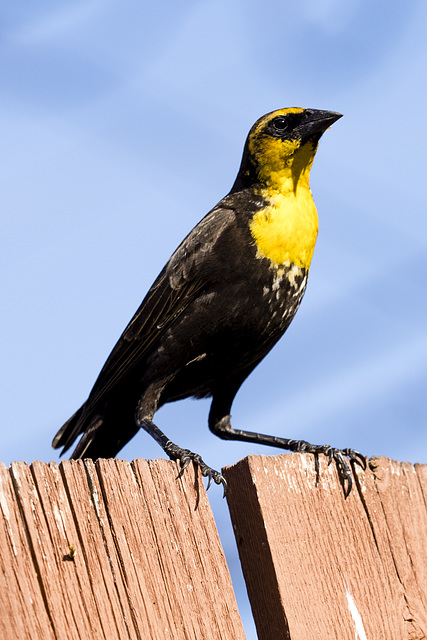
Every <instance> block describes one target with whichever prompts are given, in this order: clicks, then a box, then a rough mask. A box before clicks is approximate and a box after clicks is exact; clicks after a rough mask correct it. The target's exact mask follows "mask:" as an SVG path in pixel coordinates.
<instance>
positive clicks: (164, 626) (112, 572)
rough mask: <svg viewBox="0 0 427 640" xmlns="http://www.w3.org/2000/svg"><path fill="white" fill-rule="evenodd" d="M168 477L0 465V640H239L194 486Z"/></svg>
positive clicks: (206, 510)
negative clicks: (26, 639)
mask: <svg viewBox="0 0 427 640" xmlns="http://www.w3.org/2000/svg"><path fill="white" fill-rule="evenodd" d="M178 471H179V470H178V467H177V465H176V464H175V463H173V462H170V461H166V460H158V461H150V462H149V461H145V460H135V461H134V462H133V463H130V462H127V461H123V460H99V461H97V463H96V464H94V463H93V462H92V461H90V460H86V461H65V462H62V463H61V464H60V465H57V464H55V463H50V464H46V463H42V462H33V463H32V464H31V465H30V466H28V465H26V464H25V463H22V462H20V463H13V464H12V465H11V467H10V469H7V468H6V467H5V466H4V465H0V545H1V547H0V548H1V553H0V612H1V614H0V637H1V638H2V640H22V639H25V638H29V639H30V638H31V640H37V639H39V638H40V639H43V640H45V639H48V640H49V638H52V639H54V638H55V639H61V640H64V639H65V640H66V639H70V640H74V639H76V640H77V639H79V640H86V639H88V640H89V639H90V640H95V639H96V640H98V639H99V640H107V639H108V640H114V639H115V638H117V639H118V638H120V639H123V638H124V639H144V640H145V639H151V638H153V639H156V640H160V639H161V640H167V639H168V638H171V639H172V638H173V639H175V638H178V639H181V638H182V639H184V638H185V639H186V640H189V639H194V640H196V639H197V640H198V639H206V640H211V639H214V638H215V639H227V640H228V639H229V638H237V639H242V640H243V639H244V637H245V636H244V632H243V628H242V624H241V621H240V617H239V614H238V611H237V605H236V601H235V596H234V592H233V589H232V585H231V580H230V575H229V571H228V568H227V565H226V562H225V558H224V554H223V551H222V547H221V544H220V541H219V538H218V533H217V529H216V526H215V522H214V520H213V516H212V512H211V510H210V506H209V503H208V500H207V497H206V492H205V489H204V486H203V482H202V479H201V477H199V476H198V475H195V473H194V469H193V467H192V466H191V467H189V468H187V469H186V471H185V473H184V474H183V475H182V477H180V478H178V477H177V476H178Z"/></svg>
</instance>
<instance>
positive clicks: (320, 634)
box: [223, 454, 427, 640]
mask: <svg viewBox="0 0 427 640" xmlns="http://www.w3.org/2000/svg"><path fill="white" fill-rule="evenodd" d="M319 462H320V475H319V478H316V472H315V466H314V458H313V456H310V455H307V454H305V455H301V454H285V455H278V456H268V457H267V456H249V457H248V458H245V459H244V460H242V461H240V462H239V463H237V464H236V465H234V466H232V467H227V468H226V469H224V470H223V473H224V476H225V478H226V479H227V482H228V484H229V491H228V493H227V501H228V505H229V509H230V514H231V518H232V522H233V527H234V531H235V536H236V541H237V546H238V549H239V554H240V560H241V563H242V568H243V573H244V576H245V580H246V586H247V589H248V594H249V598H250V600H251V605H252V611H253V613H254V618H255V623H256V626H257V631H258V637H259V640H271V638H275V639H277V640H279V639H282V638H283V639H290V640H334V639H337V640H338V639H339V640H354V639H356V640H422V639H425V638H426V637H427V506H426V502H427V465H418V464H416V465H411V464H409V463H405V462H395V461H393V460H390V459H387V458H375V459H371V461H370V467H369V468H368V470H367V471H366V472H363V471H362V470H361V469H360V468H357V469H356V476H357V478H356V483H355V485H356V486H354V487H353V491H352V493H351V494H350V496H349V498H348V499H347V500H344V498H343V492H342V489H341V487H340V484H339V481H338V477H337V472H336V469H335V468H334V465H333V464H332V465H331V466H330V467H327V463H326V459H325V458H324V457H323V456H322V457H320V459H319ZM316 480H317V483H316Z"/></svg>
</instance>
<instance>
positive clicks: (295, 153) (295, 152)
mask: <svg viewBox="0 0 427 640" xmlns="http://www.w3.org/2000/svg"><path fill="white" fill-rule="evenodd" d="M338 118H341V114H340V113H335V112H333V111H321V110H318V109H302V108H300V107H292V108H288V109H278V110H277V111H272V112H271V113H268V114H267V115H265V116H263V117H262V118H260V119H259V120H257V122H255V124H254V126H253V127H252V129H251V130H250V131H249V135H248V138H247V140H246V144H245V149H244V152H243V159H242V164H241V167H240V171H239V174H238V176H237V179H236V182H235V184H234V187H233V190H234V189H236V188H242V187H245V186H250V185H251V186H252V185H256V184H257V183H258V184H259V185H260V186H261V187H262V188H267V189H269V190H271V191H279V192H282V193H283V192H286V191H291V190H292V191H294V190H295V189H296V188H297V186H298V184H300V183H303V184H304V186H308V180H309V173H310V169H311V165H312V163H313V159H314V156H315V154H316V150H317V145H318V143H319V140H320V137H321V136H322V134H323V133H324V132H325V131H326V129H327V128H328V127H330V126H331V125H332V124H333V123H334V122H335V121H336V120H338Z"/></svg>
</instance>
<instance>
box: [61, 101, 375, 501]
mask: <svg viewBox="0 0 427 640" xmlns="http://www.w3.org/2000/svg"><path fill="white" fill-rule="evenodd" d="M340 117H341V114H339V113H334V112H332V111H319V110H315V109H301V108H290V109H279V110H278V111H273V112H272V113H269V114H267V115H265V116H263V117H262V118H260V119H259V120H258V121H257V122H256V123H255V124H254V126H253V127H252V129H251V130H250V132H249V135H248V138H247V140H246V144H245V148H244V152H243V158H242V163H241V166H240V169H239V172H238V174H237V178H236V181H235V183H234V185H233V187H232V189H231V191H230V193H229V194H228V195H226V196H225V198H223V199H222V200H221V201H220V202H219V203H218V204H217V205H216V207H214V208H213V209H212V210H211V211H210V212H209V213H208V214H207V215H206V216H205V217H204V218H203V219H202V220H201V221H200V222H199V224H198V225H197V226H196V227H194V229H193V230H192V231H191V232H190V233H189V235H188V236H187V237H186V238H185V240H184V241H183V242H182V243H181V244H180V246H179V247H178V249H177V250H176V251H175V253H174V254H173V255H172V257H171V258H170V260H169V261H168V262H167V264H166V266H165V267H164V269H163V270H162V272H161V273H160V275H159V276H158V278H157V280H156V281H155V282H154V284H153V286H152V287H151V289H150V290H149V292H148V293H147V295H146V297H145V298H144V300H143V302H142V304H141V306H140V307H139V309H138V310H137V312H136V314H135V315H134V317H133V318H132V320H131V321H130V323H129V324H128V326H127V327H126V329H125V331H124V333H123V334H122V336H121V337H120V339H119V341H118V342H117V344H116V346H115V347H114V349H113V351H112V352H111V354H110V356H109V357H108V359H107V361H106V363H105V365H104V367H103V368H102V371H101V373H100V374H99V377H98V379H97V380H96V382H95V385H94V387H93V389H92V391H91V393H90V395H89V397H88V399H87V400H86V402H85V403H84V404H83V406H82V407H81V408H80V409H79V410H78V411H77V412H76V413H75V414H74V415H73V416H72V417H71V418H70V419H69V420H68V422H66V423H65V424H64V426H63V427H62V428H61V429H60V430H59V431H58V433H57V434H56V436H55V438H54V440H53V443H52V444H53V446H54V447H55V448H59V447H63V453H64V452H65V451H66V450H67V449H68V448H69V447H70V446H71V445H72V444H73V442H74V441H75V439H76V438H77V437H78V436H79V435H80V434H83V436H82V438H81V440H80V442H79V443H78V445H77V446H76V448H75V450H74V453H73V454H72V458H83V457H85V458H99V457H111V456H115V455H116V454H117V452H118V451H119V450H120V449H121V448H122V447H123V446H124V445H125V444H126V443H127V442H128V441H129V440H130V439H131V438H132V437H133V436H134V435H135V434H136V432H137V431H138V429H140V428H142V429H145V430H146V431H147V432H148V433H149V434H150V435H151V436H153V438H154V439H155V440H156V441H157V442H158V444H159V445H160V446H161V447H162V448H163V449H164V451H165V452H166V453H167V454H168V455H169V456H170V458H172V459H174V460H179V461H180V463H181V465H182V468H185V467H186V466H187V465H188V464H189V462H190V460H193V461H194V462H196V463H197V464H198V465H199V467H200V469H201V471H202V474H203V475H204V476H207V477H208V478H209V484H210V482H211V480H212V479H213V480H214V481H215V482H216V483H217V484H219V483H220V482H222V483H223V485H224V489H225V488H226V483H225V480H224V478H223V477H222V475H221V474H220V473H219V472H218V471H215V470H213V469H211V468H210V467H208V466H207V465H206V464H205V463H204V462H203V460H202V459H201V457H200V456H199V455H197V454H194V453H192V452H191V451H189V450H187V449H182V448H181V447H179V446H177V445H175V444H174V443H172V442H171V441H170V440H169V439H168V438H167V437H166V436H165V434H164V433H163V432H162V431H160V429H159V428H158V427H157V426H156V425H155V424H154V423H153V421H152V420H153V416H154V414H155V412H156V411H157V409H158V408H159V407H161V406H162V405H163V404H165V403H166V402H172V401H174V400H180V399H182V398H187V397H189V396H194V397H196V398H205V397H212V405H211V409H210V413H209V428H210V429H211V431H212V432H213V433H215V434H216V435H217V436H219V437H220V438H224V439H231V440H244V441H246V442H254V443H257V444H267V445H272V446H276V447H280V448H282V449H288V450H291V451H307V452H310V453H314V454H318V453H324V454H325V455H327V456H328V457H329V462H331V461H332V460H335V461H336V463H337V468H338V471H339V475H340V479H341V482H342V485H343V488H344V492H345V493H346V494H348V493H349V492H350V490H351V483H352V478H351V470H350V467H349V465H348V462H347V460H346V457H345V456H347V457H348V458H349V459H350V461H351V462H352V463H354V462H358V463H359V464H361V465H362V466H364V465H365V459H364V458H363V456H361V455H360V454H358V453H357V452H355V451H353V450H352V449H344V450H339V449H335V448H332V447H330V446H329V445H323V446H321V445H310V444H309V443H307V442H305V441H295V440H288V439H285V438H279V437H275V436H268V435H263V434H259V433H253V432H249V431H241V430H238V429H234V428H233V427H232V426H231V423H230V410H231V404H232V402H233V399H234V397H235V395H236V393H237V391H238V389H239V387H240V385H241V384H242V382H243V381H244V380H245V378H246V377H247V376H248V375H249V374H250V373H251V371H252V370H253V369H254V368H255V367H256V366H257V364H258V363H259V362H260V361H261V360H262V358H263V357H264V356H265V355H266V354H267V353H268V352H269V351H270V349H271V348H272V347H273V346H274V344H275V343H276V342H277V341H278V340H279V338H280V337H281V336H282V335H283V333H284V332H285V331H286V329H287V327H288V326H289V324H290V322H291V320H292V318H293V317H294V315H295V313H296V311H297V309H298V307H299V304H300V302H301V299H302V297H303V295H304V291H305V288H306V284H307V276H308V271H309V267H310V262H311V258H312V255H313V250H314V245H315V242H316V236H317V226H318V223H317V213H316V208H315V206H314V202H313V199H312V195H311V191H310V187H309V174H310V169H311V166H312V163H313V159H314V156H315V153H316V150H317V146H318V143H319V139H320V137H321V136H322V134H323V133H324V132H325V130H326V129H327V128H328V127H329V126H330V125H332V124H333V123H334V122H335V121H336V120H338V118H340ZM316 460H317V455H316Z"/></svg>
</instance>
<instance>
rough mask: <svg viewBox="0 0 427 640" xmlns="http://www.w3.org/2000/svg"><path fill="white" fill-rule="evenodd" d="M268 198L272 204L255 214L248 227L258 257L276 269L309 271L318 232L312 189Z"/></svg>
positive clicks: (298, 189)
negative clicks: (292, 265)
mask: <svg viewBox="0 0 427 640" xmlns="http://www.w3.org/2000/svg"><path fill="white" fill-rule="evenodd" d="M263 195H264V197H266V194H263ZM266 199H267V202H269V204H268V205H267V206H266V207H265V208H264V209H261V210H260V211H258V212H257V213H255V215H254V217H253V218H252V220H251V222H250V225H249V226H250V231H251V234H252V237H253V239H254V241H255V244H256V247H257V249H258V254H259V255H260V256H262V257H264V258H268V259H269V260H270V261H271V262H272V263H273V264H274V265H275V266H281V265H283V266H289V265H290V264H294V265H296V266H297V267H300V268H305V269H308V268H309V267H310V263H311V258H312V256H313V251H314V246H315V244H316V238H317V230H318V220H317V211H316V207H315V205H314V202H313V198H312V195H311V191H310V188H309V187H308V185H307V186H305V185H304V186H301V187H298V188H297V189H296V190H291V191H287V192H285V193H276V194H275V195H273V196H272V197H267V198H266Z"/></svg>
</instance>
